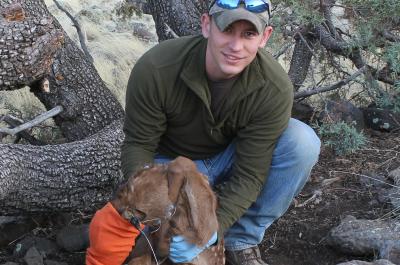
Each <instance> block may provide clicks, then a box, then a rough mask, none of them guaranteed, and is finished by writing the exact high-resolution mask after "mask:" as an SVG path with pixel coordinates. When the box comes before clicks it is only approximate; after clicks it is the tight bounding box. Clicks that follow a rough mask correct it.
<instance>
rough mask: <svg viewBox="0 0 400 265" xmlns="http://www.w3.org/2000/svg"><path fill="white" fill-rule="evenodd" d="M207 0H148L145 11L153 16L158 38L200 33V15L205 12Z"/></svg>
mask: <svg viewBox="0 0 400 265" xmlns="http://www.w3.org/2000/svg"><path fill="white" fill-rule="evenodd" d="M208 2H210V1H207V0H169V1H163V0H148V1H147V6H146V12H147V13H149V14H151V15H152V16H153V19H154V22H155V24H156V30H157V35H158V40H159V41H163V40H167V39H171V38H174V35H173V34H171V32H170V30H169V29H168V28H170V29H171V30H172V31H173V32H174V33H175V34H176V35H177V36H187V35H193V34H199V33H200V29H201V28H200V16H201V14H202V13H204V12H207V7H208Z"/></svg>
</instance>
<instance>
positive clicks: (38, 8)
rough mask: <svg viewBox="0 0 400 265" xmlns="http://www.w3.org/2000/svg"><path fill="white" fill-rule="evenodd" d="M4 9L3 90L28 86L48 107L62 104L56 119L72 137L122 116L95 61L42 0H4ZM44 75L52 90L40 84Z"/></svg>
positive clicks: (0, 40)
mask: <svg viewBox="0 0 400 265" xmlns="http://www.w3.org/2000/svg"><path fill="white" fill-rule="evenodd" d="M0 13H1V14H2V15H3V16H2V17H0V33H1V32H2V33H3V34H1V35H0V51H1V52H0V54H1V55H0V56H1V64H0V90H7V89H8V90H10V89H17V88H20V87H22V86H24V85H28V86H30V87H31V90H32V92H33V93H34V94H35V95H36V96H37V97H38V98H39V100H40V101H41V102H42V103H43V104H44V106H45V107H46V108H47V109H51V108H53V107H55V106H56V105H61V106H63V108H64V109H65V110H66V111H65V112H63V113H61V114H60V115H58V116H57V117H55V122H56V124H57V125H58V126H59V127H60V128H61V131H62V132H63V134H64V136H65V137H66V138H67V139H68V140H69V141H74V140H80V139H83V138H85V137H87V136H89V135H92V134H94V133H96V132H98V131H99V130H101V129H102V128H104V127H105V126H106V125H108V124H110V123H111V122H112V121H114V120H116V119H121V118H122V117H123V110H122V107H121V105H120V104H119V102H118V101H117V100H116V98H115V97H114V96H113V95H112V93H111V92H110V91H109V90H108V89H107V87H106V86H105V84H104V82H103V81H102V80H101V78H100V76H99V75H98V73H97V71H96V69H95V68H94V66H93V64H92V63H90V62H89V61H88V60H87V58H86V57H85V55H84V54H83V52H82V51H81V50H80V49H79V48H78V47H77V46H76V45H75V44H74V43H73V42H72V40H71V39H70V38H69V37H68V36H67V34H66V33H65V32H64V31H63V29H62V27H61V25H60V24H59V23H58V22H57V20H56V19H55V18H54V17H53V16H52V15H51V14H50V13H49V11H48V10H47V8H46V5H45V4H44V3H43V1H42V0H24V1H16V0H14V1H11V0H6V1H1V2H0ZM4 33H5V34H4ZM45 79H47V80H49V82H50V91H46V90H43V89H42V87H41V85H42V83H43V80H45Z"/></svg>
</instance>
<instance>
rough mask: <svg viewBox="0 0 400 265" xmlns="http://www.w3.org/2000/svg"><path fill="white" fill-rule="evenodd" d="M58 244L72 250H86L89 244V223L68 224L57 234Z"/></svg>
mask: <svg viewBox="0 0 400 265" xmlns="http://www.w3.org/2000/svg"><path fill="white" fill-rule="evenodd" d="M57 244H58V245H59V246H60V247H62V248H63V249H65V250H67V251H70V252H74V251H81V250H85V249H86V248H87V247H88V246H89V224H83V225H69V226H66V227H65V228H63V229H62V230H61V231H60V232H59V233H58V234H57Z"/></svg>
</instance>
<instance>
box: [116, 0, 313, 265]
mask: <svg viewBox="0 0 400 265" xmlns="http://www.w3.org/2000/svg"><path fill="white" fill-rule="evenodd" d="M270 10H271V4H270V3H269V1H261V0H250V1H232V0H217V1H214V3H212V6H211V8H210V10H209V13H208V14H203V15H202V17H201V27H202V36H191V37H182V38H179V39H174V40H169V41H165V42H162V43H160V44H159V45H157V46H156V47H154V48H152V49H151V50H149V51H148V52H147V53H146V54H144V55H143V56H142V57H141V58H140V60H139V61H138V62H137V63H136V65H135V67H134V68H133V70H132V73H131V77H130V79H129V83H128V88H127V92H126V118H125V123H124V133H125V140H124V143H123V146H122V158H121V160H122V169H123V172H124V175H125V176H129V175H131V174H132V172H134V171H135V169H136V168H137V167H139V166H141V165H143V164H145V163H152V162H155V163H167V162H169V161H171V160H172V159H174V158H175V157H176V156H179V155H180V156H185V157H188V158H190V159H192V160H194V162H195V163H196V164H197V167H198V169H199V170H200V171H201V172H202V173H204V174H205V175H207V176H208V178H209V181H210V185H212V186H213V187H214V190H215V191H216V193H217V196H218V204H219V206H218V209H217V215H218V221H219V225H220V229H219V231H218V235H219V237H221V236H222V235H223V236H224V240H225V248H226V256H227V261H228V263H230V264H232V265H236V264H245V265H260V264H266V263H265V262H264V261H263V260H262V259H261V256H260V251H259V249H258V247H257V245H258V244H259V243H260V242H261V240H262V239H263V236H264V233H265V230H266V229H267V228H268V227H269V226H270V225H271V224H272V223H273V222H274V220H276V219H277V218H279V217H280V216H281V215H282V214H283V213H284V212H285V211H286V210H287V208H288V207H289V205H290V202H291V201H292V199H293V197H294V196H296V195H297V194H298V193H299V192H300V190H301V188H302V187H303V186H304V184H305V182H306V180H307V178H308V176H309V174H310V171H311V169H312V167H313V166H314V164H315V163H316V161H317V159H318V154H319V147H320V141H319V139H318V137H317V136H316V135H315V133H314V131H313V130H312V129H311V128H310V127H308V126H307V125H305V124H303V123H301V122H300V121H297V120H294V119H290V114H291V108H292V102H293V88H292V85H291V83H290V81H289V78H288V76H287V74H286V73H285V72H284V70H283V69H282V68H281V66H280V65H279V64H278V63H277V62H276V61H275V60H274V59H273V58H272V57H271V55H269V54H268V53H267V52H266V51H265V50H264V49H263V47H264V46H265V44H266V43H267V41H268V39H269V37H270V36H271V34H272V27H271V26H269V25H268V21H269V16H270V14H269V13H270ZM215 238H216V237H213V239H211V240H210V242H209V244H212V243H213V242H214V241H215ZM209 244H208V245H209ZM201 251H202V248H196V247H195V246H190V244H187V243H186V242H184V240H182V239H177V238H173V239H172V240H171V249H170V258H171V259H172V260H173V261H175V262H187V261H190V260H192V259H193V258H195V256H196V255H197V254H198V253H200V252H201Z"/></svg>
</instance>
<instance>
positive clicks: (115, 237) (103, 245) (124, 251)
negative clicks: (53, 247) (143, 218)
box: [86, 202, 140, 265]
mask: <svg viewBox="0 0 400 265" xmlns="http://www.w3.org/2000/svg"><path fill="white" fill-rule="evenodd" d="M139 235H140V231H138V230H137V229H136V228H135V227H134V226H133V225H132V224H131V223H130V222H128V220H126V219H124V218H123V217H122V216H121V215H120V214H119V213H118V212H117V210H116V209H115V208H114V207H113V205H112V204H111V203H110V202H109V203H107V204H106V205H105V206H104V207H103V208H102V209H100V210H98V211H97V212H96V214H95V215H94V217H93V219H92V221H91V223H90V226H89V238H90V247H89V248H88V249H87V251H86V265H121V264H122V263H123V262H124V261H125V259H126V258H127V257H128V255H129V253H130V252H131V251H132V248H133V247H134V246H135V239H136V237H138V236H139Z"/></svg>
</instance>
